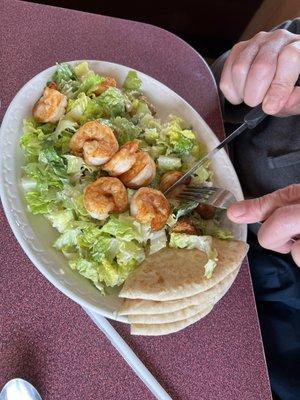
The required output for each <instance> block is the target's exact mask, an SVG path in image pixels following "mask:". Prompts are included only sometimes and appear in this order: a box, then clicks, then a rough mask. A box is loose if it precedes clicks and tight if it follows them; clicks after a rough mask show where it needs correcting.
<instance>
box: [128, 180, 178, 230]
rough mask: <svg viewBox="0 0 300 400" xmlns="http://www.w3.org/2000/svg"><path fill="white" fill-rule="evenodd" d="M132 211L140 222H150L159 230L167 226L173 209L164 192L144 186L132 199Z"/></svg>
mask: <svg viewBox="0 0 300 400" xmlns="http://www.w3.org/2000/svg"><path fill="white" fill-rule="evenodd" d="M130 213H131V215H132V216H133V217H134V218H135V219H136V220H137V221H138V222H141V223H142V224H147V223H148V224H150V225H151V228H152V230H153V231H159V230H160V229H162V228H163V227H164V226H165V224H166V221H167V219H168V218H169V215H170V213H171V209H170V206H169V203H168V200H167V199H166V198H165V196H164V195H163V194H162V192H160V191H159V190H156V189H151V188H147V187H142V188H140V189H139V190H137V191H136V193H135V194H134V196H133V198H132V200H131V203H130Z"/></svg>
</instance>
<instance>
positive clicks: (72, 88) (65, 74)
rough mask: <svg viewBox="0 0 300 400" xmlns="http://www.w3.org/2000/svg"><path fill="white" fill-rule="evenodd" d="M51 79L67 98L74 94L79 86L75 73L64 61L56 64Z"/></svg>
mask: <svg viewBox="0 0 300 400" xmlns="http://www.w3.org/2000/svg"><path fill="white" fill-rule="evenodd" d="M53 81H54V82H55V83H56V84H57V87H58V90H59V91H60V92H62V93H63V94H65V95H66V96H67V97H69V98H71V97H73V96H74V95H75V93H76V91H77V89H78V87H79V81H78V80H77V78H76V75H75V74H74V73H73V70H72V68H71V67H70V66H69V65H68V64H66V63H62V64H57V67H56V71H55V72H54V74H53Z"/></svg>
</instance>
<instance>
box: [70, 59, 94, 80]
mask: <svg viewBox="0 0 300 400" xmlns="http://www.w3.org/2000/svg"><path fill="white" fill-rule="evenodd" d="M74 74H75V75H76V77H77V78H78V79H80V80H82V79H84V78H85V77H87V76H88V75H90V74H93V71H91V70H90V68H89V65H88V63H87V62H86V61H83V62H81V63H79V64H77V65H75V67H74Z"/></svg>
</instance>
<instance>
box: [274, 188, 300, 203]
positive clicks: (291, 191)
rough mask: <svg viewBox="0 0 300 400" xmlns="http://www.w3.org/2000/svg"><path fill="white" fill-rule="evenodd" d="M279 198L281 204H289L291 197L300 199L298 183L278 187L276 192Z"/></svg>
mask: <svg viewBox="0 0 300 400" xmlns="http://www.w3.org/2000/svg"><path fill="white" fill-rule="evenodd" d="M275 193H277V195H278V197H279V200H280V202H281V203H282V204H289V203H290V201H293V199H296V198H297V197H298V198H299V201H300V184H299V183H298V184H297V183H294V184H292V185H289V186H287V187H285V188H283V189H279V190H278V191H277V192H275Z"/></svg>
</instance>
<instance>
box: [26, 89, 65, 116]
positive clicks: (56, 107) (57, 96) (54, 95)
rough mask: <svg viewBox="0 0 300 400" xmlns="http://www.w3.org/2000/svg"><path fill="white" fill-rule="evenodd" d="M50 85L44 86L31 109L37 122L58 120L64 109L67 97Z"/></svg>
mask: <svg viewBox="0 0 300 400" xmlns="http://www.w3.org/2000/svg"><path fill="white" fill-rule="evenodd" d="M52 87H53V85H52ZM52 87H48V86H46V87H45V89H44V93H43V95H42V97H41V98H40V99H39V100H38V101H37V102H36V103H35V105H34V107H33V109H32V114H33V116H34V119H35V120H36V121H37V122H40V123H44V122H52V123H55V122H58V121H59V120H60V118H61V117H62V116H63V115H64V113H65V111H66V106H67V97H66V96H65V95H64V94H62V93H60V92H59V91H58V90H56V89H54V88H52Z"/></svg>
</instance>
